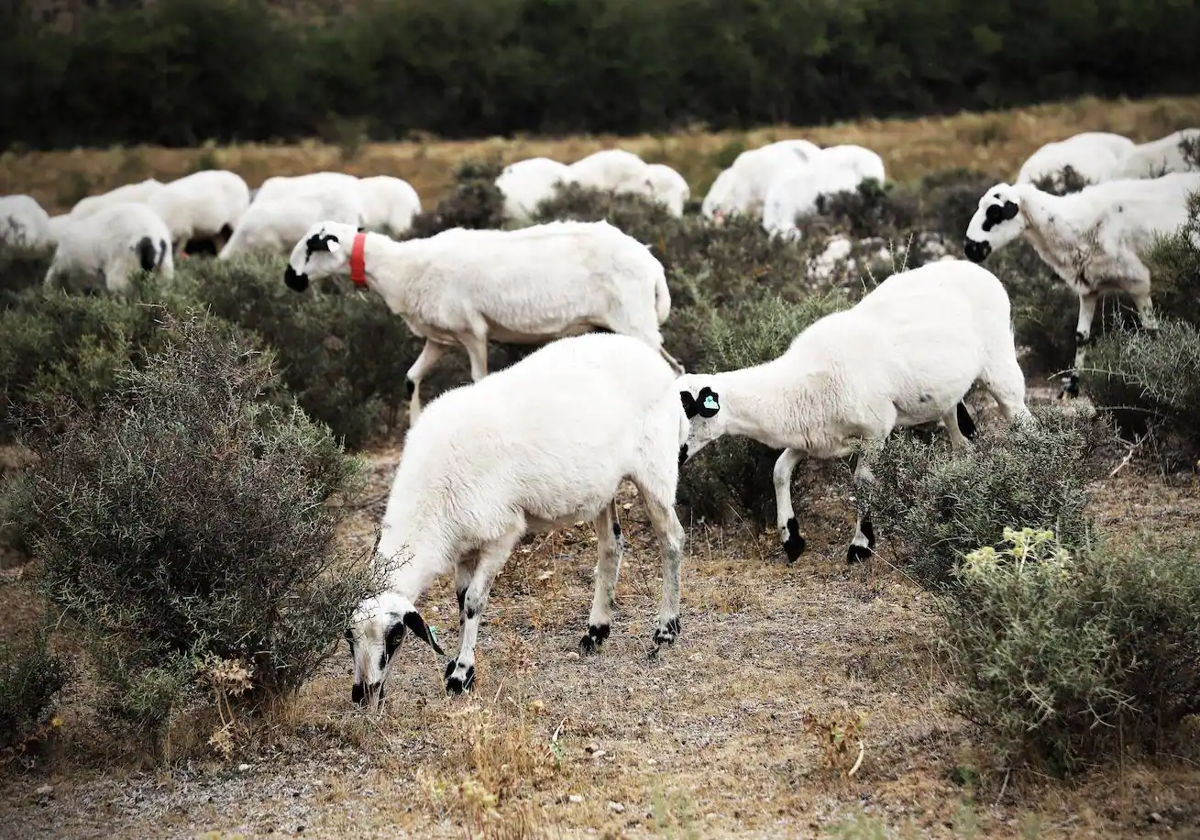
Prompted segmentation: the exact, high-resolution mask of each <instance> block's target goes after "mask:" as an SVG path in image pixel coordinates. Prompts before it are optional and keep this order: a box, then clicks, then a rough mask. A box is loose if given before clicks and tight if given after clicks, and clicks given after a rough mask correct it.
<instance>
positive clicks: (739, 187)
mask: <svg viewBox="0 0 1200 840" xmlns="http://www.w3.org/2000/svg"><path fill="white" fill-rule="evenodd" d="M812 145H813V144H811V143H808V141H806V140H781V141H779V142H778V143H771V144H769V145H766V146H762V147H760V148H757V149H750V150H748V151H745V152H742V153H741V154H740V155H738V156H737V158H735V159H734V161H733V164H732V165H731V166H730V167H729V169H727V170H725V172H722V173H721V174H720V175H718V176H717V180H716V181H714V182H713V185H712V187H710V188H709V191H708V195H706V196H705V197H704V202H703V203H702V204H701V207H700V212H701V213H702V214H703V215H704V216H705V217H706V218H709V219H712V220H713V221H715V222H720V221H721V220H722V219H724V217H725V216H727V215H729V214H730V213H740V214H742V215H746V216H754V217H758V218H760V219H761V218H762V213H763V204H764V202H765V201H766V199H767V192H768V191H769V190H770V188H771V185H772V184H774V183H775V182H776V181H778V180H780V179H782V178H786V177H787V176H788V175H789V174H790V173H792V172H795V171H798V170H804V169H805V168H806V166H807V165H808V162H809V159H810V157H812V156H813V155H814V154H818V153H820V151H821V150H820V149H816V147H815V146H813V149H816V152H812V151H810V150H808V148H807V147H808V146H812ZM726 172H728V173H729V174H728V175H726V174H725V173H726Z"/></svg>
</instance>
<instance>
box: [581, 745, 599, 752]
mask: <svg viewBox="0 0 1200 840" xmlns="http://www.w3.org/2000/svg"><path fill="white" fill-rule="evenodd" d="M583 749H584V751H585V752H589V753H594V752H595V751H596V750H598V749H600V745H599V744H588V745H587V746H586V747H584V748H583Z"/></svg>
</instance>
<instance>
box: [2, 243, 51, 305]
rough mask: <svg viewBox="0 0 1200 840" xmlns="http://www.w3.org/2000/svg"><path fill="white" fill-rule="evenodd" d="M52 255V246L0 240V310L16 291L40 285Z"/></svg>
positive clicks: (7, 303) (8, 302)
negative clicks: (35, 245) (19, 243)
mask: <svg viewBox="0 0 1200 840" xmlns="http://www.w3.org/2000/svg"><path fill="white" fill-rule="evenodd" d="M53 257H54V249H53V248H29V247H26V246H24V245H10V244H8V243H5V242H3V241H0V310H3V309H6V308H8V306H9V305H10V302H11V301H12V299H13V298H14V297H15V296H16V294H17V293H18V292H21V291H23V290H25V289H29V288H33V287H35V286H39V285H41V283H42V281H43V280H44V279H45V277H46V272H47V271H48V270H49V268H50V261H51V259H52V258H53Z"/></svg>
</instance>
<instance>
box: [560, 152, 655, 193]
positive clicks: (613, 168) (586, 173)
mask: <svg viewBox="0 0 1200 840" xmlns="http://www.w3.org/2000/svg"><path fill="white" fill-rule="evenodd" d="M646 165H647V164H646V162H645V161H644V160H642V159H641V158H640V157H638V156H637V155H635V154H634V153H633V152H627V151H625V150H624V149H604V150H603V151H599V152H595V153H593V154H590V155H588V156H587V157H585V158H581V159H580V160H577V161H575V162H574V163H572V164H571V165H570V166H568V167H567V177H568V179H569V180H570V182H571V183H572V184H578V185H579V186H581V187H583V188H584V189H590V190H601V191H604V192H644V191H645V180H646Z"/></svg>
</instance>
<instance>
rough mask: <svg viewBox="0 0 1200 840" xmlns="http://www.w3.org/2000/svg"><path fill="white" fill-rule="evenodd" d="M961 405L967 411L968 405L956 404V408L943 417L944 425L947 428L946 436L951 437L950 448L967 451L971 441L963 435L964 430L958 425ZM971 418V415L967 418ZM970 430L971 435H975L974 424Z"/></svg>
mask: <svg viewBox="0 0 1200 840" xmlns="http://www.w3.org/2000/svg"><path fill="white" fill-rule="evenodd" d="M960 405H961V406H963V408H962V410H963V411H966V404H965V403H962V402H959V403H956V404H955V406H954V408H952V409H950V410H949V411H947V412H946V413H945V414H943V415H942V423H943V424H944V425H945V426H946V434H948V435H949V436H950V448H951V449H954V450H960V449H966V448H967V447H968V446H969V445H970V441H969V440H968V439H967V436H966V435H965V434H964V433H963V430H962V428H961V427H960V426H959V423H958V412H959V406H960ZM970 416H971V415H969V414H968V415H967V418H968V419H969V418H970ZM968 428H970V429H971V433H972V434H974V432H975V424H974V423H973V422H972V423H971V424H970V426H969V427H968Z"/></svg>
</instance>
